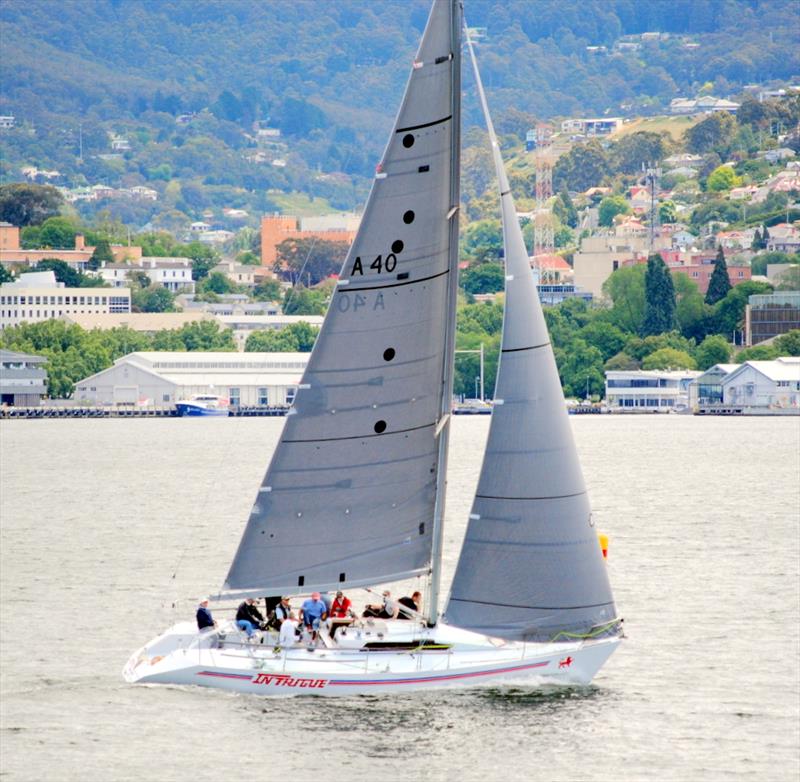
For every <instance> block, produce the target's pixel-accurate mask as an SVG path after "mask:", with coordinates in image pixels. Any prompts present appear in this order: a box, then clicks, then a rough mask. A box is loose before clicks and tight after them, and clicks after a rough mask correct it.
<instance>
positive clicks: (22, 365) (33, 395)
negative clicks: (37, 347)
mask: <svg viewBox="0 0 800 782" xmlns="http://www.w3.org/2000/svg"><path fill="white" fill-rule="evenodd" d="M46 361H47V359H46V358H45V357H44V356H31V355H28V354H27V353H15V352H14V351H13V350H0V404H3V405H12V406H13V405H17V406H20V405H24V406H28V407H37V406H38V405H39V403H40V402H41V399H42V396H43V395H44V394H46V393H47V372H45V370H44V369H43V368H42V366H41V365H42V364H44V363H45V362H46Z"/></svg>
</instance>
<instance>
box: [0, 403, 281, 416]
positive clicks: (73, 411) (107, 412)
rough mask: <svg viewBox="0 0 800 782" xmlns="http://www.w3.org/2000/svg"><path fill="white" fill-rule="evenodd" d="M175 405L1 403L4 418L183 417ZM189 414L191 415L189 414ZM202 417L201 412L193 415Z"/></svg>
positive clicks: (268, 412) (235, 412) (246, 410)
mask: <svg viewBox="0 0 800 782" xmlns="http://www.w3.org/2000/svg"><path fill="white" fill-rule="evenodd" d="M288 410H289V408H288V407H232V408H230V409H229V410H228V417H229V418H255V417H259V418H261V417H264V416H284V415H286V413H287V412H288ZM180 417H181V416H179V415H178V411H177V410H176V409H175V408H174V407H129V406H117V407H71V406H63V407H56V406H51V405H41V406H39V407H1V408H0V418H180ZM187 417H189V416H187ZM191 417H192V418H199V417H201V416H191Z"/></svg>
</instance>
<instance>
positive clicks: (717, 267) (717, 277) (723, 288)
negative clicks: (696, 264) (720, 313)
mask: <svg viewBox="0 0 800 782" xmlns="http://www.w3.org/2000/svg"><path fill="white" fill-rule="evenodd" d="M732 287H733V286H732V285H731V281H730V277H728V264H726V263H725V253H724V252H723V251H722V245H720V246H719V247H718V248H717V257H716V259H715V260H714V271H713V272H712V273H711V279H710V280H709V281H708V290H707V291H706V304H716V303H717V302H718V301H721V300H722V299H724V298H725V297H726V296H727V295H728V291H729V290H730V289H731V288H732Z"/></svg>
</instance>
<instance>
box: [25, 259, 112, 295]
mask: <svg viewBox="0 0 800 782" xmlns="http://www.w3.org/2000/svg"><path fill="white" fill-rule="evenodd" d="M36 271H37V272H46V271H51V272H53V273H54V274H55V275H56V280H57V281H58V282H63V283H64V285H65V286H66V287H67V288H80V287H86V286H85V285H83V283H84V282H85V281H86V279H87V278H86V277H85V275H83V274H81V273H80V272H79V271H76V270H75V269H73V268H72V267H71V266H70V265H69V264H68V263H67V262H66V261H62V260H60V259H58V258H44V259H43V260H41V261H39V263H38V264H36ZM97 284H98V285H99V284H100V283H99V281H98V282H97Z"/></svg>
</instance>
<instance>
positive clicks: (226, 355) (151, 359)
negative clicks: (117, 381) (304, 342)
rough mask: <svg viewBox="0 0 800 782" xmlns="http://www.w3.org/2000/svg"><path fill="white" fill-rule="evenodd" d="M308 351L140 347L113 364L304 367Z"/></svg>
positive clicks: (205, 368) (225, 368) (227, 369)
mask: <svg viewBox="0 0 800 782" xmlns="http://www.w3.org/2000/svg"><path fill="white" fill-rule="evenodd" d="M310 355H311V354H310V353H237V352H236V351H199V350H195V351H190V352H187V351H170V350H142V351H137V352H135V353H129V354H128V355H127V356H123V357H122V358H118V359H117V360H116V362H115V364H121V363H128V362H131V363H134V364H137V365H138V366H144V367H149V368H151V369H155V370H160V371H164V370H166V371H168V372H169V371H176V370H177V371H179V372H181V371H183V370H190V371H194V372H206V373H207V372H208V371H212V370H213V371H216V370H218V371H221V372H230V371H248V370H258V369H264V370H269V369H277V370H287V369H288V370H292V369H295V368H298V369H299V368H301V367H305V365H306V364H307V363H308V357H309V356H310Z"/></svg>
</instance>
